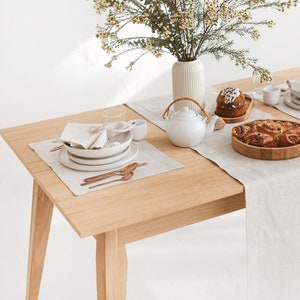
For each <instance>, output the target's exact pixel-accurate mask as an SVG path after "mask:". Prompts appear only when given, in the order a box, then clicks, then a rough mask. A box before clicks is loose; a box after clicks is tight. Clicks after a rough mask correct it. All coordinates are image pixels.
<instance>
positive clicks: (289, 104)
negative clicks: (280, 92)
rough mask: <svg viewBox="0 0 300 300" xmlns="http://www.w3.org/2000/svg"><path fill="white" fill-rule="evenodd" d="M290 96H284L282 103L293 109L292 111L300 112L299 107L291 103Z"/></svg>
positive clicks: (288, 94)
mask: <svg viewBox="0 0 300 300" xmlns="http://www.w3.org/2000/svg"><path fill="white" fill-rule="evenodd" d="M291 97H292V96H291V94H290V93H287V94H286V95H285V96H284V103H285V104H286V105H287V106H289V107H291V108H294V109H297V110H300V105H298V104H296V103H294V102H292V99H291Z"/></svg>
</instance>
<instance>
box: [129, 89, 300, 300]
mask: <svg viewBox="0 0 300 300" xmlns="http://www.w3.org/2000/svg"><path fill="white" fill-rule="evenodd" d="M215 96H216V93H215V95H213V93H211V95H210V96H209V97H207V99H206V101H207V105H209V106H212V105H213V103H215V99H216V98H215ZM155 104H156V105H158V106H163V108H159V107H155V109H154V110H152V109H151V107H152V106H154V105H155ZM140 107H142V109H141V110H139V108H140ZM164 108H165V102H162V101H158V100H157V101H152V102H151V103H150V104H149V101H141V102H140V103H139V104H138V107H137V105H134V109H136V110H137V111H138V112H139V113H141V114H143V115H144V116H145V117H146V118H149V120H150V121H154V123H158V122H157V121H156V119H157V118H158V113H157V112H158V111H160V112H161V111H163V109H164ZM153 115H154V119H153V120H152V119H151V117H152V116H153ZM266 118H272V116H271V115H269V114H266V113H264V112H262V111H259V110H257V109H255V108H254V109H253V110H252V113H251V115H250V118H249V119H248V120H247V121H251V120H254V119H266ZM160 122H161V120H160ZM235 125H237V124H227V125H226V126H225V128H224V129H222V130H220V131H215V132H214V133H213V135H211V136H209V137H208V138H206V139H204V140H203V142H201V143H200V144H199V145H198V146H196V147H193V149H194V150H195V151H197V152H198V153H199V154H201V155H203V156H204V157H206V158H208V159H210V160H212V161H213V162H215V163H216V164H218V165H219V167H220V168H222V169H223V170H225V171H226V172H227V173H228V174H230V175H231V176H232V177H234V178H236V179H237V180H239V181H240V182H241V183H242V184H243V185H244V187H245V193H246V208H247V209H246V216H247V226H246V230H247V257H248V300H299V299H300V285H299V281H300V195H299V191H300V189H299V182H300V158H295V159H289V160H281V161H264V160H257V159H253V158H248V157H245V156H243V155H240V154H238V153H237V152H235V151H234V150H233V148H232V146H231V129H232V127H233V126H235ZM162 128H164V127H162ZM216 184H217V182H216Z"/></svg>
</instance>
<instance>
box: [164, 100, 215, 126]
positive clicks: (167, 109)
mask: <svg viewBox="0 0 300 300" xmlns="http://www.w3.org/2000/svg"><path fill="white" fill-rule="evenodd" d="M182 100H189V101H192V102H194V103H195V104H196V105H197V106H198V107H199V108H200V109H201V111H202V112H203V113H204V115H205V116H206V117H207V121H209V120H210V115H209V114H208V113H207V112H206V110H205V108H204V107H203V106H202V105H201V104H200V103H199V102H198V101H196V100H195V99H193V98H189V97H182V98H177V99H175V100H173V101H172V102H171V103H170V104H169V105H168V107H167V108H166V110H165V112H164V113H163V116H162V117H163V118H164V119H165V118H166V117H167V115H168V113H169V111H170V108H171V107H172V105H173V104H174V103H176V102H178V101H182Z"/></svg>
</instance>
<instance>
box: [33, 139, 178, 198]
mask: <svg viewBox="0 0 300 300" xmlns="http://www.w3.org/2000/svg"><path fill="white" fill-rule="evenodd" d="M53 141H54V140H46V141H42V142H37V143H32V144H30V145H29V146H30V147H31V148H32V149H33V150H34V151H35V152H36V153H37V154H38V155H39V156H40V157H41V158H42V159H43V160H44V161H45V162H46V163H47V164H48V165H49V166H50V167H51V168H52V169H53V171H54V172H55V173H56V174H57V176H58V177H59V178H60V179H61V180H62V181H63V182H64V183H65V184H66V186H68V188H69V189H70V190H71V192H72V193H73V194H75V195H81V194H84V193H87V192H90V191H95V190H100V189H104V188H108V187H109V186H112V185H116V184H126V181H118V182H114V183H111V184H107V185H104V186H101V187H97V188H94V189H89V187H88V186H81V185H80V184H81V183H82V181H83V179H84V178H86V177H90V176H95V175H98V174H101V173H105V172H107V171H110V170H106V171H102V172H100V171H97V172H90V171H89V172H86V171H78V170H73V169H70V168H67V167H65V166H63V165H62V164H61V163H60V162H59V159H58V155H59V151H54V152H51V151H50V150H51V149H52V148H53V147H54V146H55V145H56V144H55V143H53ZM132 143H135V145H136V146H137V147H138V153H137V155H136V156H135V157H134V158H133V159H132V162H135V161H136V162H147V165H145V166H142V167H138V168H137V169H136V170H135V171H134V176H133V177H132V178H131V179H130V180H129V181H133V180H137V179H140V178H144V177H148V176H153V175H156V174H159V173H163V172H168V171H171V170H175V169H178V168H182V167H183V165H182V164H181V163H179V162H177V161H175V160H174V159H172V158H170V157H168V156H167V155H165V154H164V153H162V152H161V151H159V150H158V149H157V148H156V147H154V146H153V145H151V144H150V143H148V142H147V141H145V140H144V141H140V142H132ZM128 163H129V162H127V163H126V165H127V164H128ZM120 167H122V166H120ZM117 169H119V168H117ZM112 179H116V177H113V178H108V179H105V180H102V181H101V182H105V181H109V180H112Z"/></svg>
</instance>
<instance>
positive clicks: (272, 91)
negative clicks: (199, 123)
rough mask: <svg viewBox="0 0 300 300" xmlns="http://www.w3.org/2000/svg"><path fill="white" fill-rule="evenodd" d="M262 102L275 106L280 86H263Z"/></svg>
mask: <svg viewBox="0 0 300 300" xmlns="http://www.w3.org/2000/svg"><path fill="white" fill-rule="evenodd" d="M263 100H264V103H265V104H267V105H270V106H276V105H278V104H279V100H280V88H279V87H276V86H267V87H264V88H263Z"/></svg>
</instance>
